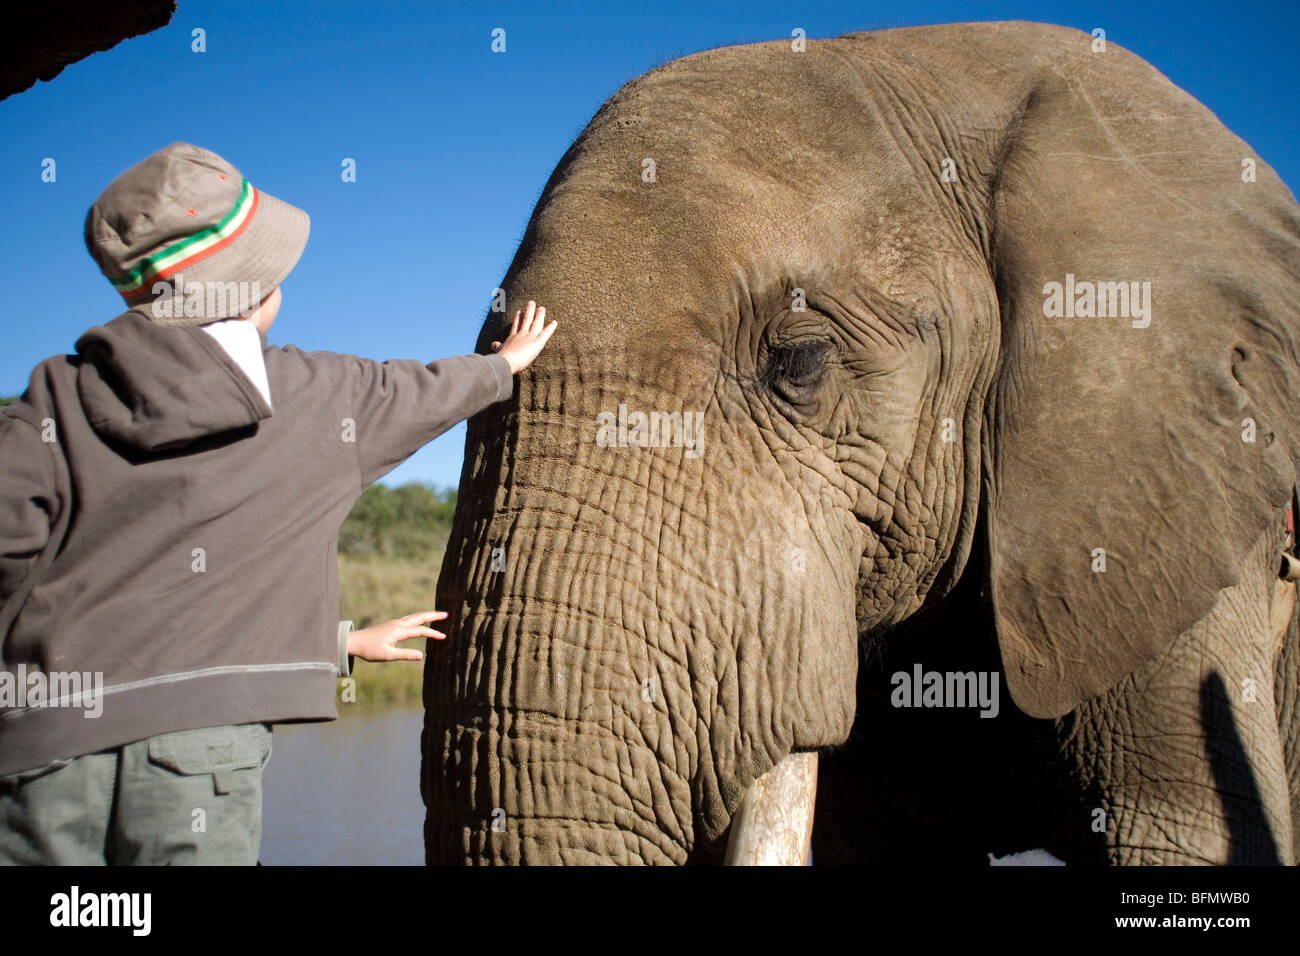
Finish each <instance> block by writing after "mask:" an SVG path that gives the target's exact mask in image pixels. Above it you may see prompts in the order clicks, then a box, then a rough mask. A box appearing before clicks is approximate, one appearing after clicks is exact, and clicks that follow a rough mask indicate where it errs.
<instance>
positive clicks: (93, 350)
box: [0, 312, 513, 775]
mask: <svg viewBox="0 0 1300 956" xmlns="http://www.w3.org/2000/svg"><path fill="white" fill-rule="evenodd" d="M262 346H263V357H264V359H265V362H266V374H267V379H268V381H269V383H270V389H271V395H272V400H273V402H274V406H275V410H274V413H272V410H271V408H270V407H269V406H268V404H267V402H266V399H265V398H263V397H262V395H261V393H260V392H259V391H258V389H257V388H256V387H255V386H254V384H253V383H252V382H251V381H250V380H249V378H248V376H247V375H246V374H245V373H244V372H243V371H242V370H241V369H240V368H239V366H238V365H237V364H236V363H235V361H234V360H233V359H232V358H231V357H230V356H229V355H228V354H227V353H226V351H225V350H224V349H223V348H222V347H221V345H219V344H218V343H217V342H216V341H215V340H214V339H213V338H212V337H211V336H209V335H208V334H207V333H206V332H204V331H203V329H201V328H199V327H196V326H182V327H175V328H166V327H161V326H158V325H155V324H153V323H151V322H149V321H148V320H147V319H145V318H143V317H141V316H140V315H138V314H136V313H132V312H128V313H127V314H125V315H122V316H119V317H118V318H116V319H114V320H113V321H111V322H109V323H107V324H106V325H103V326H98V327H96V328H93V329H91V330H90V331H89V332H87V333H86V334H85V335H83V336H82V337H81V339H80V340H78V342H77V354H76V355H64V356H59V357H56V358H52V359H48V360H46V361H45V362H43V363H41V365H39V366H38V367H37V368H36V370H35V371H34V372H33V373H32V378H31V383H30V385H29V386H28V389H27V391H26V392H25V393H24V395H23V397H22V398H21V399H20V400H19V401H17V402H14V403H12V404H11V405H9V406H7V407H6V408H4V409H3V411H2V412H0V775H3V774H10V773H16V772H19V771H22V770H28V769H32V768H35V767H39V766H43V765H45V764H48V763H50V762H52V761H54V760H59V759H63V758H68V757H77V756H81V755H83V754H88V753H94V752H95V751H98V750H103V749H106V748H109V747H115V746H120V745H122V744H126V743H130V742H132V741H136V740H143V739H145V738H147V737H151V736H154V735H156V734H162V733H169V732H172V731H176V730H187V729H190V728H195V727H212V726H220V725H224V724H240V723H255V722H256V723H273V722H276V721H290V720H329V719H333V718H335V717H337V716H338V714H337V711H336V710H335V689H336V681H335V679H336V677H337V675H338V672H339V649H338V624H337V613H338V565H337V560H336V544H337V537H338V531H339V526H340V525H341V524H342V522H343V519H344V518H345V517H346V516H347V514H348V512H349V510H350V509H351V507H352V505H353V503H354V502H355V501H356V499H357V498H358V497H359V496H360V494H361V492H362V490H363V489H365V488H366V487H367V486H368V485H370V484H371V483H372V482H374V481H376V480H377V479H379V478H380V477H382V476H383V475H385V474H386V473H387V472H389V471H390V470H391V469H393V468H394V467H396V466H397V465H398V464H400V463H401V462H402V461H403V460H405V459H406V458H407V457H408V456H410V455H411V454H412V453H414V452H415V451H417V450H418V449H419V448H420V447H421V446H423V445H424V444H425V443H427V442H429V441H431V440H432V439H434V438H435V437H437V436H438V435H440V434H442V433H443V432H444V431H446V430H447V429H448V428H450V427H452V426H453V425H455V424H456V423H457V422H459V421H461V420H462V419H465V418H467V417H469V416H471V415H473V414H475V413H476V412H478V411H480V410H482V409H483V408H485V407H486V406H488V405H489V404H491V403H493V402H498V401H503V400H504V399H506V398H509V397H510V394H511V392H512V389H513V375H512V373H511V370H510V365H509V363H508V362H507V361H506V360H505V359H504V358H502V357H501V356H499V355H490V356H485V355H466V356H460V357H455V358H447V359H441V360H439V361H436V362H432V363H430V364H429V365H427V366H426V365H422V364H421V363H419V362H417V361H390V362H382V363H381V362H374V361H370V360H368V359H363V358H358V357H357V356H354V355H339V354H335V353H331V352H303V351H300V350H299V349H296V348H293V347H292V346H286V347H283V348H280V347H269V346H267V344H266V340H265V337H263V340H262ZM99 675H102V678H101V677H99ZM96 681H102V683H100V684H99V687H100V691H99V694H98V697H97V700H96V701H92V700H91V699H90V698H89V696H81V697H78V694H83V695H84V694H86V692H87V691H89V690H91V688H93V687H94V686H95V684H96ZM96 711H99V712H98V713H97V714H96Z"/></svg>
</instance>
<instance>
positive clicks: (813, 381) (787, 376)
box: [763, 339, 831, 407]
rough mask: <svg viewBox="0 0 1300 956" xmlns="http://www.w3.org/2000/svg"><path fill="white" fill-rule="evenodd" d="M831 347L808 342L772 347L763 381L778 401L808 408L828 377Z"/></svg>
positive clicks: (813, 340) (806, 340) (822, 341)
mask: <svg viewBox="0 0 1300 956" xmlns="http://www.w3.org/2000/svg"><path fill="white" fill-rule="evenodd" d="M830 352H831V345H830V343H829V342H826V341H824V340H821V339H804V340H802V341H798V342H790V343H786V344H782V345H775V346H772V348H771V349H770V351H769V353H768V360H767V367H766V369H765V370H764V373H763V381H764V383H765V384H766V385H767V387H768V388H769V389H771V390H772V392H773V394H775V395H776V396H777V397H778V398H780V399H783V400H784V401H786V402H788V403H789V404H791V405H794V406H798V407H806V406H807V405H809V404H810V403H811V402H812V399H813V394H814V393H815V392H816V390H817V388H818V386H820V385H821V384H822V381H823V380H824V379H825V377H826V360H827V358H828V357H829V356H830Z"/></svg>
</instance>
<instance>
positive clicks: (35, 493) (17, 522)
mask: <svg viewBox="0 0 1300 956" xmlns="http://www.w3.org/2000/svg"><path fill="white" fill-rule="evenodd" d="M57 488H58V485H57V479H56V477H55V465H54V457H53V453H52V452H51V450H50V447H49V446H48V445H47V444H46V443H45V442H43V441H41V436H40V432H38V431H37V430H36V428H35V427H34V426H33V425H32V424H30V423H29V422H27V421H24V420H23V419H20V418H16V417H14V416H12V415H0V605H2V604H3V603H4V602H5V601H6V600H8V598H9V596H10V595H11V594H13V592H14V591H15V590H17V588H18V585H19V583H20V582H21V581H22V580H23V578H24V577H26V576H27V572H28V571H29V570H30V569H31V566H32V564H33V563H35V561H36V558H37V556H38V555H39V554H40V553H41V549H43V548H44V547H45V545H46V543H47V542H48V541H49V539H50V526H51V525H52V524H53V523H54V520H55V518H56V517H57V515H58V509H59V495H58V491H57Z"/></svg>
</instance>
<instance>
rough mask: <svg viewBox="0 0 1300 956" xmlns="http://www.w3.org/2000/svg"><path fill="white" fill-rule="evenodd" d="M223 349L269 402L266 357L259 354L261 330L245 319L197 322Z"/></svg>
mask: <svg viewBox="0 0 1300 956" xmlns="http://www.w3.org/2000/svg"><path fill="white" fill-rule="evenodd" d="M200 327H201V328H202V329H203V331H204V332H207V333H208V335H210V336H212V337H213V338H214V339H216V340H217V342H218V343H219V344H220V345H221V347H222V348H223V349H225V350H226V354H227V355H229V356H230V357H231V359H232V360H234V363H235V364H236V365H238V366H239V367H240V369H242V370H243V372H244V374H245V375H247V376H248V380H249V381H250V382H252V383H253V385H254V386H256V388H257V390H258V391H259V392H261V393H262V397H263V398H264V399H266V404H267V405H268V406H269V405H271V383H270V382H269V381H267V378H266V359H264V358H263V357H262V334H261V333H260V332H259V331H258V330H257V326H255V325H254V324H253V323H252V322H249V321H248V320H246V319H222V320H221V321H220V322H211V323H209V324H208V325H204V326H200Z"/></svg>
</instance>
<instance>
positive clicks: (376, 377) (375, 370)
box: [347, 355, 514, 487]
mask: <svg viewBox="0 0 1300 956" xmlns="http://www.w3.org/2000/svg"><path fill="white" fill-rule="evenodd" d="M347 358H349V359H351V360H352V361H353V362H355V363H356V365H355V366H354V367H353V369H352V373H353V379H354V381H353V392H352V394H353V409H354V410H353V412H352V417H353V418H354V419H355V422H356V432H355V439H356V447H357V455H358V459H359V462H360V466H361V484H362V486H363V487H365V486H367V485H370V484H373V483H374V482H376V481H378V480H379V479H380V478H382V477H383V476H384V475H386V474H388V472H390V471H392V470H393V469H394V468H396V467H397V466H398V465H400V464H401V463H402V462H403V461H405V460H406V459H407V458H409V457H410V456H411V455H413V454H414V453H415V452H416V451H418V450H419V449H420V448H422V447H423V446H424V445H426V444H428V443H429V442H431V441H433V439H435V438H437V437H438V436H439V435H441V434H442V433H443V432H445V431H446V430H447V429H449V428H451V427H452V426H453V425H455V424H456V423H457V422H460V421H464V420H465V419H466V418H469V417H471V416H472V415H475V414H477V413H478V412H480V411H482V410H483V409H484V408H486V407H487V406H489V405H491V404H492V403H493V402H500V401H504V400H505V399H507V398H509V397H510V395H511V393H512V392H513V391H514V372H513V371H512V370H511V368H510V363H509V362H508V361H507V360H506V359H505V358H504V357H502V356H500V355H460V356H455V357H453V358H445V359H438V360H437V361H435V362H430V363H429V364H428V365H422V364H420V363H419V362H417V361H415V360H413V359H398V360H394V361H389V362H374V361H370V360H368V359H362V358H357V357H356V356H348V357H347Z"/></svg>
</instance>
